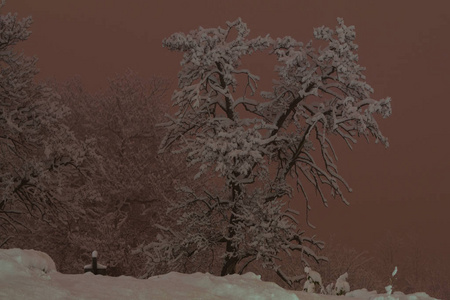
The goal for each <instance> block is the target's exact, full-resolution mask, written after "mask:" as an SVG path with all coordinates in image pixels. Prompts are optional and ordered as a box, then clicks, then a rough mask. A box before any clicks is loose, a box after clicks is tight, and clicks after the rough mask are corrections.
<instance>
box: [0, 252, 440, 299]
mask: <svg viewBox="0 0 450 300" xmlns="http://www.w3.org/2000/svg"><path fill="white" fill-rule="evenodd" d="M0 299H8V300H13V299H21V300H22V299H37V300H39V299H45V300H52V299H108V300H115V299H127V300H131V299H133V300H135V299H208V300H213V299H254V300H256V299H258V300H262V299H277V300H284V299H286V300H287V299H289V300H291V299H292V300H297V299H299V300H338V299H339V300H350V299H352V300H394V299H398V300H431V299H435V298H432V297H429V296H428V295H426V294H425V293H416V294H412V295H403V294H401V293H394V294H392V295H386V294H384V295H383V294H376V293H375V292H368V291H365V290H358V291H353V292H350V293H348V294H347V295H346V296H327V295H319V294H308V293H304V292H294V291H289V290H285V289H283V288H281V287H279V286H278V285H276V284H274V283H271V282H264V281H261V280H260V278H259V276H257V275H255V274H253V273H247V274H245V275H230V276H225V277H217V276H213V275H211V274H203V273H195V274H190V275H186V274H180V273H175V272H172V273H169V274H166V275H162V276H156V277H152V278H149V279H136V278H132V277H127V276H121V277H108V276H100V275H97V276H96V275H93V274H92V273H85V274H76V275H67V274H61V273H59V272H57V271H56V268H55V263H54V262H53V260H52V259H51V258H50V257H49V256H48V255H47V254H45V253H42V252H39V251H34V250H21V249H8V250H5V249H0Z"/></svg>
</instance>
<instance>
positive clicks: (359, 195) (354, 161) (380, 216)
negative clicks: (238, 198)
mask: <svg viewBox="0 0 450 300" xmlns="http://www.w3.org/2000/svg"><path fill="white" fill-rule="evenodd" d="M9 11H12V12H18V13H19V15H20V16H22V17H25V16H28V15H32V16H33V19H34V24H33V26H32V31H33V34H32V36H31V38H30V40H29V41H27V42H26V43H24V44H22V45H20V46H19V47H23V49H24V51H25V53H26V54H28V55H36V56H37V57H38V58H39V63H38V66H39V68H40V69H41V75H40V76H39V78H40V79H45V78H49V77H53V78H55V79H57V80H65V79H68V78H70V77H72V76H74V75H79V76H80V77H81V79H82V81H83V83H84V84H85V85H86V86H87V87H89V88H90V89H92V90H93V89H97V88H101V87H104V86H106V83H107V81H106V79H107V78H108V77H111V76H113V75H114V74H116V73H123V72H124V71H125V70H126V69H127V68H130V69H132V70H134V71H136V72H138V73H139V74H140V75H141V76H151V75H161V76H164V77H167V78H171V79H173V80H176V75H177V72H178V70H179V60H180V58H181V55H180V54H176V53H171V52H170V51H168V50H166V49H163V48H162V47H161V41H162V39H163V38H164V37H167V36H169V35H170V34H172V33H174V32H177V31H183V32H188V31H189V30H191V29H195V28H197V27H199V26H203V27H217V26H225V22H226V21H227V20H234V19H236V18H237V17H241V18H242V19H243V21H244V22H246V23H247V24H248V26H249V28H250V29H251V30H252V35H253V36H256V35H266V34H267V33H270V35H271V36H272V37H277V36H285V35H291V36H293V37H295V38H296V39H297V40H300V41H304V42H307V41H308V40H309V39H311V38H312V30H313V27H318V26H321V25H327V26H332V27H334V26H335V24H336V17H343V18H344V20H345V22H346V24H347V25H355V26H356V32H357V40H356V43H357V44H358V45H359V46H360V48H359V55H360V63H361V65H363V66H365V67H367V71H366V73H365V74H366V76H367V81H368V83H369V84H371V85H372V87H373V88H374V89H375V97H376V98H383V97H386V96H390V97H392V98H393V115H392V116H391V117H390V118H389V119H386V120H381V121H380V127H381V128H382V131H383V133H384V134H385V135H386V136H388V137H389V139H390V144H391V146H390V148H389V149H387V150H386V149H384V147H382V146H381V145H376V144H374V142H373V141H372V142H371V143H370V144H367V143H366V142H365V141H364V140H360V141H359V143H358V144H357V145H356V146H355V147H354V151H353V152H352V151H350V150H348V149H347V148H345V147H344V146H339V147H338V155H339V162H338V164H339V167H340V172H341V174H342V175H343V176H344V177H345V178H346V179H347V181H348V182H349V184H350V185H351V187H352V188H353V190H354V192H353V193H351V194H349V195H347V198H348V199H349V201H350V202H351V205H350V206H349V207H347V206H345V205H344V204H343V203H341V202H338V201H335V202H333V203H331V205H330V207H329V208H328V209H324V208H322V205H321V203H320V201H315V202H314V203H312V206H313V210H312V212H311V213H312V215H311V221H312V223H313V224H315V225H316V226H317V227H318V229H317V230H316V231H315V232H314V233H317V234H318V235H319V237H320V236H321V237H324V238H325V239H326V238H327V237H328V236H329V235H330V234H334V236H335V239H337V240H341V241H345V242H348V243H349V244H350V245H352V246H354V247H357V248H359V249H369V248H370V247H371V246H372V245H373V244H374V243H376V242H377V240H379V239H381V238H383V237H384V236H385V235H386V232H387V231H390V232H392V233H393V234H394V235H399V236H402V235H405V234H413V235H414V236H415V237H417V240H419V241H420V243H423V244H424V247H426V249H427V251H429V253H432V254H433V255H439V256H443V257H444V258H445V260H446V263H447V264H448V265H450V259H449V255H448V254H449V253H450V234H449V229H450V221H449V216H448V213H449V211H450V201H449V200H450V189H449V186H450V173H449V171H450V159H449V150H450V146H449V145H450V143H449V138H450V125H449V124H450V123H449V112H450V100H449V90H448V88H449V84H450V80H449V77H450V76H449V72H450V60H449V59H448V54H449V53H450V40H449V31H450V2H449V1H447V0H444V1H390V0H382V1H380V0H376V1H359V0H355V1H341V0H333V1H299V0H296V1H262V0H259V1H257V0H251V1H217V0H204V1H198V0H195V1H185V0H177V1H172V0H165V1H147V0H130V1H123V0H109V1H95V0H76V1H75V0H64V1H61V0H39V1H36V0H9V1H7V4H6V6H5V7H4V9H3V12H9ZM271 67H272V65H271V64H268V65H267V67H266V66H264V65H254V68H253V69H252V70H253V71H255V72H256V73H257V74H258V72H260V71H261V72H263V71H264V70H267V68H271ZM258 75H261V77H264V74H258ZM270 80H271V79H270ZM167 101H169V99H167ZM302 201H303V200H302ZM301 203H302V204H301V207H303V202H301Z"/></svg>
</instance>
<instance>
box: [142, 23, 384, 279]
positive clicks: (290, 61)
mask: <svg viewBox="0 0 450 300" xmlns="http://www.w3.org/2000/svg"><path fill="white" fill-rule="evenodd" d="M314 36H315V41H314V42H313V41H310V42H308V43H307V44H303V43H300V42H297V41H296V40H294V39H293V38H292V37H284V38H278V39H273V38H271V37H269V36H268V35H267V36H265V37H257V38H249V29H248V27H247V25H246V24H245V23H243V22H242V20H241V19H237V20H236V21H234V22H227V27H226V28H225V29H224V28H221V27H219V28H202V27H200V28H198V29H197V30H193V31H191V32H189V33H188V34H185V33H175V34H173V35H172V36H170V37H169V38H167V39H165V40H164V41H163V46H164V47H167V48H168V49H170V50H172V51H180V52H183V59H182V61H181V66H182V68H181V71H180V73H179V75H178V79H179V81H178V89H177V90H176V91H175V92H174V93H173V96H172V100H173V104H174V105H175V106H176V107H178V111H177V112H176V113H175V115H174V116H172V117H170V118H169V120H168V122H167V123H165V124H164V126H165V127H166V128H167V134H166V136H165V138H164V140H163V142H162V144H161V148H160V149H161V151H166V150H168V149H170V150H172V151H174V152H175V153H179V154H184V155H185V157H186V159H187V163H188V164H189V165H190V166H191V167H193V168H197V171H196V175H195V178H201V177H210V178H214V177H216V178H218V179H217V181H216V182H217V184H218V185H222V188H221V189H213V188H211V187H205V188H204V189H203V191H201V192H200V193H199V192H198V191H197V192H196V193H194V192H192V191H187V192H186V195H185V197H184V200H182V201H181V202H180V203H176V204H175V205H174V206H173V209H172V210H171V212H170V213H171V214H174V213H175V214H178V215H179V218H178V223H177V225H176V226H173V227H171V228H170V229H169V228H165V229H164V230H162V234H161V235H160V237H159V241H158V242H157V243H153V244H151V245H149V246H148V247H145V249H146V250H145V251H147V252H148V256H149V257H150V260H151V261H157V260H159V259H161V257H166V258H165V259H164V261H165V262H167V263H169V264H170V263H171V262H172V263H173V262H179V261H180V259H181V258H183V257H184V259H185V260H191V261H192V260H193V257H195V256H199V255H206V257H207V256H208V255H207V254H205V253H207V252H208V251H210V252H211V256H212V257H214V258H212V259H211V260H210V264H211V265H215V264H217V257H218V256H219V257H221V259H222V263H221V271H220V273H221V274H222V275H226V274H233V273H236V272H241V271H242V270H244V269H245V268H247V266H249V265H251V264H255V263H258V264H260V265H261V266H263V267H265V268H267V269H271V270H274V271H275V272H276V273H277V274H278V275H279V276H280V277H281V278H282V279H283V280H284V281H285V282H286V283H288V284H292V283H293V282H294V281H296V280H301V279H302V278H303V276H302V275H301V273H299V274H290V275H287V274H286V271H285V270H284V269H283V266H282V261H281V255H282V253H286V255H294V254H299V255H300V257H301V259H299V260H298V261H299V262H300V261H301V262H302V263H303V264H305V265H308V260H307V258H308V257H309V258H310V259H313V260H320V259H322V258H320V257H319V256H318V255H317V254H316V253H315V251H313V249H312V248H310V247H309V246H308V245H310V246H311V245H313V246H314V247H313V248H315V247H317V248H319V249H320V248H321V247H322V246H323V245H322V243H320V242H316V241H315V240H314V239H308V238H306V237H304V236H303V234H302V233H301V231H300V230H299V228H298V227H299V226H298V223H297V220H296V218H297V217H296V216H292V215H291V214H290V213H289V212H288V210H287V209H286V208H284V207H283V203H285V202H286V201H287V197H291V198H292V197H293V196H294V189H295V188H296V189H297V191H298V192H300V193H301V194H302V195H303V196H304V198H305V200H306V204H307V209H309V207H310V206H309V201H310V196H309V194H308V190H309V189H308V187H307V185H308V183H309V184H310V185H312V186H313V188H314V190H315V191H316V193H317V194H318V195H319V196H320V198H321V199H322V201H323V203H324V204H325V205H327V203H328V197H329V196H331V197H333V198H335V197H338V198H340V199H342V200H343V201H344V202H345V203H348V202H347V200H346V199H345V196H344V192H345V190H347V191H351V189H350V187H349V185H348V184H347V182H346V181H345V179H344V178H343V177H342V176H340V175H339V172H338V167H337V164H336V162H337V154H336V152H335V150H334V147H333V142H335V141H336V139H335V138H331V136H334V137H338V138H340V139H342V140H343V141H344V142H345V143H346V144H347V145H349V147H351V145H352V144H354V143H356V141H357V138H358V137H360V136H362V137H365V138H366V139H369V138H370V136H372V137H373V138H374V139H375V141H380V142H381V143H383V144H384V145H385V146H388V141H387V138H386V137H384V136H383V134H382V133H381V131H380V129H379V127H378V124H377V121H376V119H375V118H374V116H375V115H381V116H382V117H388V116H389V115H390V114H391V107H390V99H389V98H386V99H382V100H375V99H373V98H372V96H371V95H372V93H373V89H372V88H371V87H370V86H369V85H368V84H367V83H366V82H365V77H364V75H363V74H362V71H363V70H364V68H363V67H361V66H360V65H359V64H358V56H357V54H356V50H357V45H356V44H355V43H354V40H355V36H356V35H355V31H354V27H353V26H346V25H345V24H344V22H343V20H342V19H338V26H337V27H336V29H334V30H333V29H330V28H326V27H321V28H317V29H315V30H314ZM315 43H318V44H319V45H320V47H319V48H316V47H315V46H314V44H315ZM255 52H258V53H260V54H261V55H266V54H267V55H273V56H275V57H276V59H277V61H278V63H277V64H278V65H277V66H276V68H275V69H276V72H277V73H278V80H277V81H276V82H275V83H274V86H273V90H272V91H270V92H262V93H259V94H258V93H257V89H258V85H257V83H258V80H259V76H258V75H256V74H253V73H252V72H251V71H250V70H247V69H244V68H242V67H241V60H242V59H243V58H245V56H247V55H250V54H254V53H255ZM260 54H258V55H260ZM291 178H293V179H294V180H291ZM292 183H294V184H295V186H294V185H293V184H292ZM170 230H172V231H170ZM217 252H219V253H220V255H217ZM180 255H181V256H180ZM153 258H154V259H153ZM150 266H151V267H153V266H154V265H152V264H151V265H150ZM150 269H151V268H150ZM150 273H152V271H151V270H150Z"/></svg>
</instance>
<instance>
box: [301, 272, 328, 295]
mask: <svg viewBox="0 0 450 300" xmlns="http://www.w3.org/2000/svg"><path fill="white" fill-rule="evenodd" d="M304 270H305V273H306V280H305V283H304V285H303V291H305V292H308V293H316V292H320V293H321V294H323V293H324V292H325V289H324V288H323V284H322V277H321V276H320V274H319V273H317V272H316V271H313V270H311V268H310V267H305V269H304Z"/></svg>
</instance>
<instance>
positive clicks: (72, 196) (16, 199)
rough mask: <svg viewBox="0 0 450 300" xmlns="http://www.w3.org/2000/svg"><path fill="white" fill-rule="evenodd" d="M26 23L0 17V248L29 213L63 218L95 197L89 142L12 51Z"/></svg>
mask: <svg viewBox="0 0 450 300" xmlns="http://www.w3.org/2000/svg"><path fill="white" fill-rule="evenodd" d="M3 5H4V1H2V3H1V4H0V9H2V8H3ZM31 22H32V21H31V18H30V17H28V18H25V19H22V20H19V19H18V18H17V15H13V14H11V13H8V14H6V15H1V16H0V193H1V194H0V246H2V245H3V244H4V243H5V242H6V241H7V240H8V239H9V238H10V237H11V233H12V232H13V231H14V230H17V228H18V227H22V228H23V227H27V223H28V220H27V219H29V218H28V217H29V216H36V217H42V218H43V219H44V220H46V221H48V222H53V221H55V220H56V219H59V220H63V221H64V220H67V218H69V217H70V216H72V217H73V216H76V215H80V214H82V213H83V207H82V202H83V200H85V199H94V198H95V197H96V195H95V193H93V192H92V191H93V190H92V189H91V187H90V183H89V176H87V174H88V173H89V166H90V165H91V163H90V161H91V160H95V154H94V153H93V152H92V151H91V150H92V148H91V145H90V141H79V140H77V139H76V138H75V136H74V134H73V132H72V131H70V130H69V129H68V128H67V126H65V125H64V124H63V119H64V118H65V117H66V116H67V115H68V114H69V110H68V109H67V107H65V106H63V105H60V103H59V102H58V101H57V94H56V93H54V92H53V91H52V90H51V89H50V88H48V87H46V86H45V85H43V84H36V83H35V82H34V77H35V75H36V74H37V73H38V70H37V68H36V67H35V64H36V60H37V59H36V58H30V57H26V56H24V55H23V54H21V53H18V52H16V51H15V50H14V47H15V45H16V44H17V43H19V42H22V41H25V40H26V39H27V38H28V37H29V35H30V33H31V32H30V31H29V30H28V29H29V27H30V26H31ZM2 241H3V243H2Z"/></svg>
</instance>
